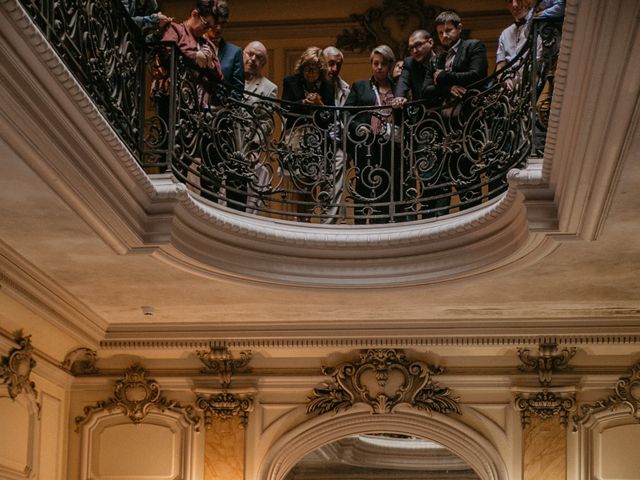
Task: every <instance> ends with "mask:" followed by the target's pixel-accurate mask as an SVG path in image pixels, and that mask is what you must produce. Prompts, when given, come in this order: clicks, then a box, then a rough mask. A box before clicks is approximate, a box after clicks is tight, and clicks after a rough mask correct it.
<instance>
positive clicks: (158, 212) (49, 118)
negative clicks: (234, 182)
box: [0, 0, 588, 288]
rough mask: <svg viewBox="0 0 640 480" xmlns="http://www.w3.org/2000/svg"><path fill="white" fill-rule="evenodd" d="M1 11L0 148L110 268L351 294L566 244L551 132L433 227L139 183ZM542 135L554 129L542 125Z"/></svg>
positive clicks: (51, 56)
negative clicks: (139, 259) (354, 220)
mask: <svg viewBox="0 0 640 480" xmlns="http://www.w3.org/2000/svg"><path fill="white" fill-rule="evenodd" d="M0 2H1V4H2V11H3V15H2V16H1V17H0V20H1V21H2V29H0V31H1V32H2V33H0V35H2V36H3V46H2V50H3V56H4V57H5V58H6V61H5V62H4V66H2V67H0V77H2V78H3V82H2V83H3V84H4V88H3V90H5V92H6V93H7V95H6V96H5V97H6V98H7V99H8V100H9V102H8V103H9V105H8V106H5V107H3V108H5V109H7V111H9V110H10V111H11V115H6V116H7V118H9V120H10V121H9V122H8V123H9V130H10V131H9V133H8V134H7V135H6V141H7V143H9V145H10V146H11V148H12V149H13V150H14V151H15V152H16V153H17V154H18V155H19V156H20V158H22V159H23V160H24V161H25V162H26V163H27V164H28V165H29V166H30V167H31V168H33V169H34V170H35V171H36V172H37V173H38V174H39V175H40V177H41V178H42V179H43V180H44V181H45V182H46V183H47V184H48V185H49V186H51V187H52V188H53V189H54V190H55V191H56V192H57V193H58V195H60V196H61V197H62V198H63V199H64V200H65V201H66V202H67V203H68V204H69V205H70V206H71V207H72V208H73V209H74V210H75V211H76V212H77V213H78V214H79V215H80V216H81V217H82V218H83V219H84V220H85V221H86V222H87V223H88V224H89V225H90V226H91V227H92V228H93V230H94V231H95V232H96V233H97V234H98V235H99V236H100V237H101V238H102V239H103V240H104V241H105V242H106V243H107V244H109V245H110V246H111V247H112V248H113V249H114V250H115V251H116V252H118V253H120V254H127V253H139V254H150V255H153V256H154V257H155V258H157V259H158V260H159V261H163V262H167V263H169V264H172V265H174V266H176V267H178V268H181V269H183V270H186V271H189V272H192V273H194V274H198V275H206V276H216V277H225V278H229V279H241V280H242V281H257V282H268V283H276V284H286V285H300V286H322V287H337V288H344V287H355V288H357V287H372V286H374V287H375V286H401V285H415V284H426V283H434V282H442V281H448V280H453V279H459V278H464V277H469V276H472V275H478V274H484V273H488V272H493V271H496V270H498V269H500V270H503V271H504V270H506V269H514V268H518V267H521V266H523V265H527V264H530V263H531V262H536V261H538V260H539V259H540V258H542V257H544V256H546V255H548V254H549V253H550V252H552V251H553V250H554V249H555V248H556V247H557V245H558V243H557V241H556V239H558V238H561V237H563V236H575V235H576V232H575V231H570V230H567V231H561V230H559V229H558V220H557V218H558V215H559V212H557V210H556V205H555V196H556V193H557V192H555V191H554V189H553V188H551V187H550V186H549V183H548V178H549V177H550V169H552V168H555V167H554V165H553V163H552V161H551V160H552V158H551V157H552V156H553V152H554V151H555V150H554V149H557V148H559V145H557V144H558V143H559V141H558V140H557V139H556V138H555V137H554V133H553V132H551V133H550V135H549V140H550V149H549V152H548V154H547V157H546V158H545V163H544V164H533V163H532V164H531V165H530V166H529V167H528V168H527V169H526V170H525V171H520V172H518V171H515V172H513V173H512V174H511V176H510V185H511V188H510V192H509V193H508V194H506V195H504V196H503V197H501V198H499V199H497V200H496V201H494V202H492V203H490V204H485V205H484V206H482V207H480V208H477V209H476V210H470V211H465V212H463V213H459V214H454V215H451V216H450V217H448V218H446V219H443V220H429V221H421V222H412V223H407V224H402V225H384V226H358V227H349V226H327V225H315V224H314V225H301V224H297V223H294V222H283V221H278V220H272V219H266V218H261V217H255V216H250V215H245V214H240V213H238V212H234V211H232V210H228V209H226V208H225V207H221V206H218V205H214V204H211V203H208V202H206V201H202V200H201V199H199V198H196V197H194V196H193V195H192V194H191V193H190V192H189V191H188V190H187V189H186V188H185V186H184V185H182V184H176V183H174V182H173V181H171V179H170V177H166V176H159V177H156V178H150V177H148V176H147V175H146V174H145V173H144V172H143V171H142V169H141V168H140V167H139V165H138V164H137V162H136V161H135V159H134V158H133V157H132V156H131V155H130V153H129V152H128V150H127V149H126V148H125V146H124V145H123V144H122V142H121V141H120V139H119V138H118V137H117V136H116V134H115V133H114V132H113V130H112V129H111V128H110V126H109V124H108V123H107V122H106V120H105V119H104V118H103V117H102V115H101V114H100V112H99V111H98V109H97V108H96V107H95V105H94V104H93V103H92V102H91V100H90V99H89V97H88V96H87V95H86V93H85V92H84V90H83V89H82V88H81V87H80V86H79V84H78V83H77V82H76V80H75V79H74V78H73V76H72V75H71V74H70V72H69V71H68V69H67V68H66V67H65V66H64V64H63V63H62V62H61V60H60V59H59V57H58V56H57V55H56V54H55V52H54V51H53V50H52V49H51V47H50V46H49V44H48V43H47V42H46V40H45V39H44V37H43V36H42V34H41V33H40V32H39V30H38V29H37V28H36V27H35V26H34V24H33V23H32V22H31V20H30V19H29V17H28V16H27V15H26V14H25V12H24V10H23V9H22V7H21V6H20V5H19V4H18V3H17V0H0ZM583 4H584V2H583ZM585 8H588V7H585ZM577 10H578V2H577V0H569V2H568V6H567V18H566V27H565V33H564V37H563V49H564V50H563V55H561V58H560V63H559V65H560V67H559V72H558V80H557V83H556V95H557V96H556V97H555V99H554V102H555V104H554V105H557V103H558V102H559V101H560V99H562V95H563V92H564V88H565V87H564V82H565V81H566V77H567V75H566V74H565V69H568V68H569V67H568V66H567V65H568V54H567V51H569V50H570V49H571V44H572V42H573V32H574V31H575V28H574V22H575V18H576V16H577ZM5 40H6V41H5ZM34 73H35V74H34ZM555 110H556V111H559V110H560V109H559V108H556V109H555ZM34 112H38V113H37V114H35V113H34ZM551 121H552V122H560V121H561V119H560V118H559V117H558V116H557V115H556V114H555V113H552V119H551ZM574 123H575V122H574ZM554 125H555V124H554ZM43 152H47V154H46V155H45V154H43ZM554 162H555V163H558V159H557V158H555V159H554ZM557 234H560V235H557ZM552 237H553V238H552Z"/></svg>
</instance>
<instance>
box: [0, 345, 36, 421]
mask: <svg viewBox="0 0 640 480" xmlns="http://www.w3.org/2000/svg"><path fill="white" fill-rule="evenodd" d="M16 343H17V344H18V347H17V348H13V349H11V351H10V352H9V355H8V356H6V357H5V356H3V357H2V363H0V378H1V379H2V383H4V384H6V385H7V391H8V393H9V397H11V399H12V400H15V399H16V398H17V397H18V395H20V394H21V393H24V394H25V395H31V396H33V397H34V398H35V399H36V404H37V405H38V410H39V409H40V404H39V403H37V398H38V391H37V390H36V384H35V382H33V381H32V380H31V370H32V369H33V368H34V367H35V366H36V361H35V360H34V359H33V346H32V345H31V335H27V336H25V337H23V336H22V333H20V335H19V336H18V338H17V339H16Z"/></svg>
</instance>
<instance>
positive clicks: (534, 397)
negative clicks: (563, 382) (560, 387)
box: [515, 389, 576, 428]
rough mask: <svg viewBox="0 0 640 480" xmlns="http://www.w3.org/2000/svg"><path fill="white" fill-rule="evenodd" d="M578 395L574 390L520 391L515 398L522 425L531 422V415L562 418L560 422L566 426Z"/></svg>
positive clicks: (543, 417) (545, 418)
mask: <svg viewBox="0 0 640 480" xmlns="http://www.w3.org/2000/svg"><path fill="white" fill-rule="evenodd" d="M575 404H576V396H575V393H573V392H562V391H555V392H552V391H549V390H547V389H544V390H542V391H541V392H536V393H520V394H518V395H517V396H516V398H515V406H516V410H518V411H519V412H520V420H521V421H522V427H523V428H525V427H526V426H527V425H529V423H530V422H531V415H534V416H537V417H540V418H542V419H543V420H549V419H551V418H553V417H556V416H557V417H559V418H560V424H561V425H562V426H563V427H565V428H566V426H567V424H568V422H569V414H570V413H571V412H572V411H573V410H575Z"/></svg>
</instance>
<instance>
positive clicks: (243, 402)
mask: <svg viewBox="0 0 640 480" xmlns="http://www.w3.org/2000/svg"><path fill="white" fill-rule="evenodd" d="M196 406H197V407H198V408H199V409H201V410H202V411H204V424H205V426H206V427H207V428H211V425H212V424H213V419H214V418H217V419H220V420H229V419H230V418H231V417H240V425H241V426H242V427H246V426H247V423H248V422H249V413H250V412H252V411H253V398H252V396H251V395H247V394H236V393H231V392H229V391H227V390H225V391H223V392H221V393H218V394H217V395H211V396H209V397H198V399H197V401H196Z"/></svg>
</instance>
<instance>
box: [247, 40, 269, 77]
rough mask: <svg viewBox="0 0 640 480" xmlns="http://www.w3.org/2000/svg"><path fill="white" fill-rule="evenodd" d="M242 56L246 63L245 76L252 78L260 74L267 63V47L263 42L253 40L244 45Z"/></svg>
mask: <svg viewBox="0 0 640 480" xmlns="http://www.w3.org/2000/svg"><path fill="white" fill-rule="evenodd" d="M242 57H243V63H244V76H245V77H246V78H247V79H248V80H251V79H252V78H254V77H255V76H257V75H260V72H261V71H262V69H263V68H264V66H265V65H266V64H267V48H266V47H265V46H264V45H263V44H262V42H258V41H255V42H251V43H249V44H248V45H247V46H246V47H244V51H243V52H242Z"/></svg>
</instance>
